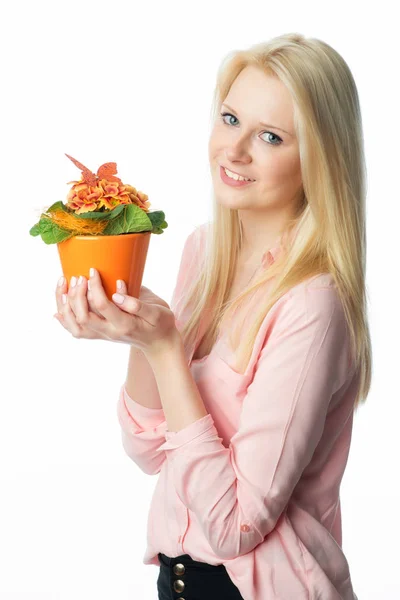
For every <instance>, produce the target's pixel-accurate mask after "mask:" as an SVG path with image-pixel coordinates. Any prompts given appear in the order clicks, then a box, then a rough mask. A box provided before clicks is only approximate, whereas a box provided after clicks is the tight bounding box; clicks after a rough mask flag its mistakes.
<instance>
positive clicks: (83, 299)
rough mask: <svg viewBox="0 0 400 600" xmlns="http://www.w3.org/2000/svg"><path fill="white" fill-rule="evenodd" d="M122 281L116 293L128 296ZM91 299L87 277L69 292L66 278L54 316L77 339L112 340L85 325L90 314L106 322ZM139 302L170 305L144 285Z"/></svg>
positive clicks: (59, 293)
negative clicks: (63, 299)
mask: <svg viewBox="0 0 400 600" xmlns="http://www.w3.org/2000/svg"><path fill="white" fill-rule="evenodd" d="M120 281H121V286H122V287H121V288H118V289H116V291H117V292H120V293H121V294H127V293H128V289H127V285H126V283H125V281H123V280H120ZM64 294H65V295H66V296H67V299H68V300H67V303H66V304H64V303H63V301H62V297H63V295H64ZM70 298H72V299H73V304H74V306H75V307H76V308H75V310H76V311H77V314H75V312H74V311H73V310H72V308H71V306H70V302H69V299H70ZM90 298H91V294H90V291H88V281H87V279H86V278H85V277H83V279H82V283H81V284H79V285H78V282H76V285H75V286H74V287H70V289H69V290H68V285H67V280H66V278H65V277H64V281H63V283H62V285H61V286H59V285H57V288H56V303H57V310H58V312H57V313H56V314H55V315H54V317H55V318H56V319H57V321H58V322H59V323H61V325H62V326H63V327H64V329H66V330H67V331H69V332H70V333H71V334H72V335H73V336H74V337H75V338H85V339H92V340H94V339H104V340H112V339H113V338H111V337H109V336H107V335H105V334H104V333H101V331H100V328H99V329H98V330H96V329H93V328H90V327H89V326H88V324H86V325H85V323H84V321H85V318H84V317H85V314H87V313H90V312H92V313H94V314H95V315H97V317H98V318H100V319H101V320H102V321H105V319H104V317H103V315H101V314H100V313H98V312H97V311H96V309H95V308H94V307H93V305H92V304H91V301H90ZM139 300H142V301H143V302H146V303H147V304H158V305H160V306H165V307H166V308H169V305H168V304H167V303H166V302H165V301H164V300H163V299H162V298H160V297H159V296H157V295H156V294H154V293H153V292H152V291H151V290H150V289H149V288H147V287H145V286H143V285H142V286H141V288H140V294H139ZM80 313H82V314H80ZM80 319H82V323H79V321H80Z"/></svg>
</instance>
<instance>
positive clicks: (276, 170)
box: [265, 153, 300, 183]
mask: <svg viewBox="0 0 400 600" xmlns="http://www.w3.org/2000/svg"><path fill="white" fill-rule="evenodd" d="M265 172H266V179H267V180H269V181H275V182H277V183H279V182H282V180H285V181H288V182H289V181H290V180H295V179H298V176H299V175H300V158H299V156H298V154H296V155H294V154H287V155H278V153H277V155H276V156H274V157H273V158H271V160H270V161H268V166H267V167H266V171H265Z"/></svg>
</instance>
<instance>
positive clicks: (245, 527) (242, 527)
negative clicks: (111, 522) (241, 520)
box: [240, 525, 250, 531]
mask: <svg viewBox="0 0 400 600" xmlns="http://www.w3.org/2000/svg"><path fill="white" fill-rule="evenodd" d="M240 531H250V527H249V526H248V525H241V526H240Z"/></svg>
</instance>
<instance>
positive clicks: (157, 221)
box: [147, 210, 168, 234]
mask: <svg viewBox="0 0 400 600" xmlns="http://www.w3.org/2000/svg"><path fill="white" fill-rule="evenodd" d="M147 216H148V217H149V219H150V221H151V222H152V224H153V229H152V233H156V234H160V233H163V229H166V228H167V227H168V223H167V221H165V213H164V212H163V211H162V210H155V211H153V212H149V213H147Z"/></svg>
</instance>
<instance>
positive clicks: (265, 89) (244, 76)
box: [222, 67, 294, 134]
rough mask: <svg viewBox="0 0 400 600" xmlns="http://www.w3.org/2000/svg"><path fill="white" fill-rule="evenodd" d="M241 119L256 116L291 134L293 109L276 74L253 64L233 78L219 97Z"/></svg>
mask: <svg viewBox="0 0 400 600" xmlns="http://www.w3.org/2000/svg"><path fill="white" fill-rule="evenodd" d="M225 103H226V104H228V105H229V106H230V107H232V108H233V109H235V111H237V112H240V114H241V116H242V117H243V118H246V119H247V118H248V119H249V120H251V119H254V118H255V119H256V121H257V123H258V122H259V121H260V122H263V123H266V124H271V125H272V124H273V125H276V126H277V127H281V128H282V129H284V130H285V131H287V132H289V133H290V134H294V108H293V100H292V97H291V95H290V93H289V91H288V89H287V88H286V86H285V85H284V84H283V83H282V82H281V81H280V79H278V77H276V76H272V75H267V74H266V73H264V72H263V71H261V69H258V68H256V67H246V68H245V69H243V70H242V71H241V72H240V73H239V75H238V76H237V77H236V79H235V80H234V82H233V83H232V85H231V88H230V90H229V92H228V94H227V95H226V97H225V98H224V99H223V100H222V104H225Z"/></svg>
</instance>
